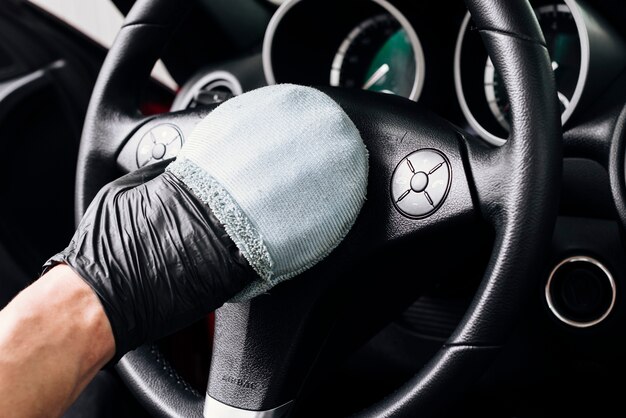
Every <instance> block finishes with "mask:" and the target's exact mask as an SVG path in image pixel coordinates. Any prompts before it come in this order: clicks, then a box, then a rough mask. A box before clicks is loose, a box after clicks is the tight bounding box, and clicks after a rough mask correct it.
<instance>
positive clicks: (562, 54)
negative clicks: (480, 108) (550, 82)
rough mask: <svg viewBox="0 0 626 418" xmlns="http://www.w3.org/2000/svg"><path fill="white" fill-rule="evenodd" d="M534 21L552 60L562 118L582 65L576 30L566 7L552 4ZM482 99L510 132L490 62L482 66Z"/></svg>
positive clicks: (501, 92)
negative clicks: (483, 87)
mask: <svg viewBox="0 0 626 418" xmlns="http://www.w3.org/2000/svg"><path fill="white" fill-rule="evenodd" d="M535 12H536V14H537V19H538V21H539V25H540V26H541V29H542V31H543V34H544V37H545V39H546V45H547V47H548V52H549V53H550V57H551V60H552V70H553V71H554V78H555V81H556V88H557V96H558V99H559V105H560V110H561V114H562V115H563V114H565V112H566V111H567V109H568V107H569V106H570V102H571V100H572V97H573V96H574V91H575V90H576V84H577V82H578V75H579V73H580V65H581V51H580V41H579V35H578V28H577V27H576V22H575V21H574V17H573V16H572V12H571V11H570V9H569V7H567V5H565V4H551V5H547V6H542V7H539V8H538V9H536V11H535ZM484 86H485V97H486V99H487V103H489V108H490V110H491V112H492V113H493V115H494V116H495V117H496V119H497V120H498V122H499V123H500V125H501V126H502V127H503V128H504V129H506V130H507V131H508V130H509V112H510V106H509V99H508V97H507V94H506V91H505V90H504V84H503V83H502V81H501V80H500V76H499V75H498V73H497V71H495V69H494V67H493V64H492V62H491V60H490V59H487V64H486V66H485V77H484Z"/></svg>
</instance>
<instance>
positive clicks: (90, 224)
mask: <svg viewBox="0 0 626 418" xmlns="http://www.w3.org/2000/svg"><path fill="white" fill-rule="evenodd" d="M166 165H167V162H165V163H160V164H155V165H152V166H148V167H146V168H143V169H141V170H138V171H136V172H134V173H131V174H129V175H127V176H124V177H122V178H120V179H118V180H116V181H114V182H113V183H111V184H109V185H108V186H106V187H105V188H104V189H103V190H101V191H100V193H98V195H97V196H96V198H95V199H94V201H93V202H92V204H91V205H90V206H89V208H88V209H87V212H86V213H85V216H84V217H83V219H82V221H81V222H80V225H79V226H78V230H77V231H76V233H75V234H74V237H73V238H72V241H71V242H70V244H69V246H68V247H67V248H66V249H65V250H64V251H63V252H61V253H60V254H57V255H56V256H54V257H53V258H51V259H50V260H49V261H48V262H47V263H46V265H45V266H44V267H45V270H47V269H49V268H50V267H51V266H54V265H56V264H59V263H65V264H67V265H69V266H70V267H71V268H73V269H74V270H75V271H76V272H77V273H78V274H79V275H80V276H81V277H82V278H83V279H84V280H85V281H86V282H87V283H88V284H89V285H90V286H91V288H92V289H93V290H94V292H95V293H96V294H97V295H98V297H99V298H100V301H101V302H102V305H103V307H104V310H105V312H106V314H107V316H108V318H109V321H110V322H111V328H112V329H113V334H114V337H115V346H116V355H115V358H114V360H113V361H114V362H115V361H117V360H119V358H121V357H122V356H123V355H124V354H125V353H126V352H128V351H130V350H132V349H134V348H136V347H138V346H140V345H141V344H144V343H145V342H149V341H154V340H156V339H158V338H159V337H163V336H165V335H167V334H170V333H172V332H174V331H176V330H178V329H180V328H182V327H184V326H186V325H189V324H190V323H192V322H194V321H196V320H198V319H200V318H202V317H203V316H204V315H206V314H207V313H209V312H211V311H213V310H215V309H216V308H218V307H219V306H221V305H222V304H223V303H224V302H226V301H227V300H229V299H230V298H231V297H233V296H234V295H235V294H236V293H238V292H239V291H241V290H242V289H243V288H244V286H245V285H246V284H248V283H250V282H251V281H252V280H253V279H254V278H255V277H256V273H255V272H254V270H252V268H251V267H250V266H249V264H248V262H247V261H246V259H245V258H244V257H243V256H242V255H241V253H240V252H239V249H238V248H237V247H236V246H235V244H234V243H233V242H232V240H231V239H230V237H229V236H228V235H227V234H226V233H225V232H224V230H223V227H222V225H221V224H220V223H219V221H218V220H217V219H216V218H215V216H214V215H213V213H212V211H211V210H210V209H209V207H208V206H207V205H204V204H203V203H202V202H200V201H199V200H197V198H196V197H195V196H194V195H193V194H192V193H190V192H189V191H188V189H186V187H185V186H184V185H183V184H182V183H181V182H180V181H179V180H178V179H177V178H176V177H174V176H173V175H172V174H171V173H169V172H163V170H164V168H165V166H166Z"/></svg>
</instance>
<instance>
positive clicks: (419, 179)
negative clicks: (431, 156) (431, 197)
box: [411, 171, 428, 193]
mask: <svg viewBox="0 0 626 418" xmlns="http://www.w3.org/2000/svg"><path fill="white" fill-rule="evenodd" d="M426 187H428V174H426V173H424V172H423V171H420V172H419V173H415V174H414V175H413V178H412V179H411V190H413V191H414V192H415V193H422V192H423V191H424V190H426Z"/></svg>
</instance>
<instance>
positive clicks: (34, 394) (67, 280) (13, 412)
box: [0, 266, 115, 418]
mask: <svg viewBox="0 0 626 418" xmlns="http://www.w3.org/2000/svg"><path fill="white" fill-rule="evenodd" d="M114 352H115V343H114V340H113V334H112V332H111V326H110V324H109V321H108V319H107V317H106V315H105V313H104V311H103V309H102V306H101V305H100V302H99V300H98V298H97V296H96V295H95V293H94V292H93V291H92V290H91V288H90V287H89V286H88V285H87V284H85V283H84V282H83V281H82V279H81V278H80V277H78V276H77V275H76V273H74V272H73V271H72V270H71V269H70V268H69V267H67V266H58V267H55V268H53V269H52V270H50V272H48V273H47V274H45V275H44V276H43V277H42V278H41V279H39V280H38V281H37V282H36V283H34V284H33V285H31V286H30V287H28V288H27V289H26V290H24V291H23V292H22V293H20V294H19V295H18V296H17V297H16V298H15V299H14V300H13V301H12V302H11V303H10V304H9V305H8V306H7V307H6V308H5V309H4V310H2V311H0V417H2V418H4V417H18V418H19V417H54V416H60V415H61V414H62V413H63V412H64V411H65V410H66V409H67V408H68V407H69V406H70V405H71V403H72V402H73V401H74V400H75V399H76V397H77V396H78V394H79V393H80V392H81V391H82V389H84V387H85V386H86V385H87V383H89V381H90V380H91V379H92V378H93V377H94V376H95V374H96V373H97V372H98V370H100V368H102V366H104V365H105V364H106V363H107V361H109V360H110V359H111V358H112V357H113V354H114Z"/></svg>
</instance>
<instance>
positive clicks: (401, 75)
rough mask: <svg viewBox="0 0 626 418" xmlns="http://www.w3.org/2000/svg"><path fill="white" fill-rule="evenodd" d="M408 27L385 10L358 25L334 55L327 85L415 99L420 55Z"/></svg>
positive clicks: (421, 62) (421, 61) (421, 69)
mask: <svg viewBox="0 0 626 418" xmlns="http://www.w3.org/2000/svg"><path fill="white" fill-rule="evenodd" d="M409 30H412V29H408V28H405V27H403V25H402V24H401V23H400V22H399V21H398V20H397V19H396V18H395V17H393V16H392V15H390V14H387V13H384V14H381V15H377V16H374V17H372V18H369V19H367V20H365V21H364V22H362V23H361V24H359V25H358V26H357V27H356V28H354V29H353V30H352V31H351V32H350V33H349V34H348V36H347V37H346V38H345V39H344V40H343V42H342V43H341V45H340V46H339V50H338V51H337V53H336V54H335V58H334V60H333V64H332V69H331V72H330V85H331V86H336V87H347V88H360V89H363V90H370V91H375V92H379V93H388V94H395V95H398V96H403V97H407V98H410V99H413V100H417V98H418V96H419V92H420V90H421V84H422V80H423V72H424V57H423V53H422V50H421V45H419V40H418V39H417V36H416V35H414V33H410V32H409ZM411 35H413V36H411Z"/></svg>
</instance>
